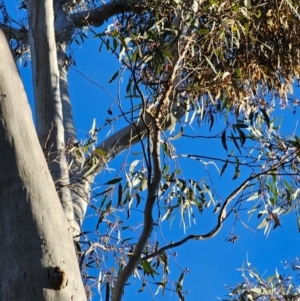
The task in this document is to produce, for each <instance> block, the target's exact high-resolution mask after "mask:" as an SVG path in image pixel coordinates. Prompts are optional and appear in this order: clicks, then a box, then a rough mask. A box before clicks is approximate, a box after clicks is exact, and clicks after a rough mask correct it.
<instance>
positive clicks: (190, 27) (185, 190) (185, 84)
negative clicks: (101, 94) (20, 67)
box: [0, 0, 300, 301]
mask: <svg viewBox="0 0 300 301" xmlns="http://www.w3.org/2000/svg"><path fill="white" fill-rule="evenodd" d="M298 6H299V1H290V0H285V1H262V0H257V1H254V0H252V1H244V3H241V2H240V1H225V0H219V1H217V0H213V1H200V0H199V1H198V0H193V1H180V0H174V1H172V0H170V1H164V2H159V1H158V2H157V1H147V2H145V1H138V0H137V1H112V2H109V3H100V2H98V1H96V0H95V1H64V0H56V1H55V0H54V1H53V2H52V1H45V2H42V1H41V2H36V1H32V0H29V1H23V2H22V3H20V10H24V11H25V12H26V13H28V26H27V23H26V21H24V20H23V21H22V22H16V21H15V20H13V19H12V18H10V15H9V13H8V12H7V9H6V6H5V2H2V3H1V11H2V16H3V17H2V23H1V29H2V31H3V33H4V34H1V50H2V51H1V53H3V56H1V64H0V76H1V81H0V82H1V92H0V94H1V95H0V96H1V107H0V108H1V131H0V132H1V137H2V140H1V141H2V142H3V143H1V181H0V185H1V218H0V220H1V237H3V240H2V243H1V255H2V257H3V258H7V260H5V262H4V261H3V262H2V263H1V266H0V267H1V281H0V283H1V295H2V296H5V297H6V299H7V300H8V299H18V300H22V299H24V298H26V299H28V298H30V299H32V300H70V299H71V300H84V299H86V298H87V297H91V294H92V293H93V292H95V290H94V288H95V287H98V291H99V292H100V291H101V287H105V288H106V300H109V299H110V298H111V300H113V301H117V300H121V298H122V295H123V291H124V289H125V285H126V283H127V281H128V279H129V278H130V277H131V276H132V275H139V276H142V277H141V279H142V284H141V285H142V286H141V289H140V290H141V291H142V290H143V289H144V287H145V285H146V284H147V282H148V280H149V279H151V278H155V277H156V278H158V277H159V279H158V280H156V282H155V284H156V285H157V287H158V289H161V290H162V291H163V292H164V291H165V290H166V289H167V288H168V281H169V263H168V262H169V261H168V260H169V257H170V256H171V255H170V253H169V250H170V249H174V248H175V247H178V246H181V245H183V244H185V243H187V242H188V241H189V240H204V239H208V238H212V237H214V236H215V235H217V233H218V232H219V231H220V229H221V228H222V226H223V224H224V222H225V221H226V220H227V218H228V217H229V215H235V221H238V220H239V208H240V206H241V204H244V201H245V200H248V201H249V200H250V201H251V200H256V204H255V206H253V207H252V208H251V210H250V211H251V214H252V213H253V212H255V211H258V212H259V218H260V223H259V225H258V228H263V229H264V231H265V233H266V234H268V233H269V231H270V229H271V227H272V226H274V228H276V227H277V226H279V225H280V223H281V221H280V217H281V215H283V214H287V213H289V212H290V211H292V210H293V211H295V212H296V215H297V218H298V221H299V207H298V202H299V197H298V194H299V189H298V188H297V183H298V177H299V176H298V174H299V167H298V166H299V158H298V157H299V149H300V148H299V143H300V141H299V138H298V137H297V136H296V135H295V134H290V135H289V136H288V137H282V136H281V135H280V132H279V130H278V126H277V124H276V120H275V119H274V118H273V117H272V112H273V111H274V108H275V107H276V106H281V107H282V108H284V107H287V106H293V107H294V108H295V110H296V106H297V105H298V101H297V99H296V98H295V97H293V82H294V81H295V80H297V79H298V78H299V70H300V69H299V43H298V32H299V24H300V23H299V12H298V10H299V9H298ZM111 18H114V19H111ZM106 20H109V23H110V24H109V26H107V27H106V28H105V29H104V30H102V32H99V31H98V29H97V28H98V27H99V26H101V25H103V23H104V22H105V21H106ZM16 24H17V25H18V26H17V25H16ZM86 33H88V35H87V34H86ZM91 35H93V36H94V38H98V39H99V44H101V47H102V48H104V47H106V49H107V51H110V52H111V53H112V56H115V57H116V59H117V60H119V62H120V68H119V70H116V72H115V73H114V75H113V76H112V78H111V80H110V82H113V81H115V80H117V79H118V78H121V79H123V80H126V81H127V83H126V87H124V91H125V96H124V97H122V96H121V94H118V95H117V96H116V104H117V106H118V109H119V112H120V114H119V116H112V117H111V115H113V112H112V110H111V109H109V110H108V112H107V113H108V115H109V116H110V117H109V119H108V120H107V124H110V125H111V124H112V123H117V121H118V120H120V119H122V120H123V123H122V125H124V124H125V125H124V127H123V128H122V129H121V130H120V131H116V132H115V133H113V134H112V135H110V136H108V138H106V139H105V140H104V141H102V142H101V143H99V144H98V143H97V132H98V131H99V127H96V124H95V123H93V126H92V128H91V130H90V132H89V138H88V139H87V140H86V141H79V140H78V138H77V136H76V130H75V126H74V122H73V114H72V105H71V101H70V97H69V88H68V86H69V84H68V80H67V74H68V71H69V68H70V66H71V64H72V63H73V58H72V56H71V52H70V51H69V49H70V46H71V45H72V42H73V43H74V42H77V43H78V40H79V39H80V38H81V39H82V43H83V46H84V39H86V38H89V37H90V36H91ZM5 37H6V40H8V42H9V44H10V47H11V49H12V53H11V52H10V51H9V48H8V46H7V45H6V43H5ZM29 51H30V60H31V66H32V73H33V79H32V83H33V88H34V101H35V105H34V106H35V114H36V124H35V130H36V134H35V133H34V125H33V122H32V120H30V119H31V113H30V111H29V108H28V104H27V101H26V96H25V94H24V91H23V87H22V84H21V81H20V78H19V75H18V72H17V69H16V66H15V65H14V63H13V58H14V59H15V60H18V59H23V60H24V59H25V58H26V55H27V53H28V52H29ZM100 55H101V54H100ZM119 82H120V83H121V80H120V81H119ZM122 98H126V99H127V100H129V102H130V108H129V109H128V108H126V109H124V105H123V101H122ZM217 118H219V119H220V120H222V121H223V123H222V125H221V126H223V127H222V129H221V130H220V131H219V133H217V134H216V135H214V136H213V138H214V139H216V138H217V139H218V140H219V142H220V147H223V148H224V150H225V151H226V152H228V154H227V155H226V156H225V157H224V158H222V157H216V158H214V157H212V156H209V155H207V154H203V152H200V153H197V152H190V153H181V151H180V150H179V149H178V148H176V147H175V146H174V144H173V140H175V139H177V140H178V139H181V140H182V141H183V143H184V142H185V141H187V139H211V138H212V136H207V137H204V136H203V135H201V136H200V135H195V134H194V133H193V132H191V129H193V127H195V126H198V125H201V124H208V127H209V130H212V129H213V128H214V126H215V124H216V123H217V122H216V120H217ZM197 124H198V125H197ZM218 124H220V121H219V122H218ZM37 138H38V139H37ZM134 145H138V147H139V148H138V149H139V150H138V152H137V153H136V154H135V155H136V160H134V161H133V162H131V163H130V164H129V168H127V167H126V164H125V163H126V162H124V165H123V166H122V167H121V168H120V171H118V172H117V173H116V175H115V177H113V178H111V179H109V180H108V181H106V183H103V186H104V185H106V188H105V189H104V190H100V191H96V192H94V190H93V192H92V190H91V188H92V183H93V182H94V181H95V177H96V176H97V175H98V174H99V173H101V172H102V171H103V170H104V169H105V168H107V166H108V165H109V163H110V161H111V160H112V159H114V158H115V157H116V156H118V155H119V154H120V153H121V152H122V151H124V150H126V149H127V150H131V148H132V147H133V146H134ZM131 159H132V158H131V157H130V159H128V160H131ZM185 160H187V161H192V162H193V161H196V162H199V165H200V166H202V167H203V172H206V173H207V177H206V178H205V177H202V178H200V179H199V178H198V179H193V178H188V179H186V176H185V174H186V172H185V171H184V166H185V163H184V162H185ZM128 163H129V162H128ZM138 164H139V166H141V168H139V169H138V168H137V165H138ZM47 165H48V168H47V167H46V166H47ZM208 165H211V166H213V167H214V168H216V169H217V170H218V172H219V175H220V176H222V177H225V176H227V177H232V179H233V180H237V181H236V186H235V187H234V188H233V189H232V191H231V192H230V193H229V194H228V195H222V194H219V193H218V187H217V185H216V183H217V181H215V179H214V178H212V177H211V174H210V170H209V169H208V168H207V166H208ZM8 166H9V167H8ZM230 166H231V168H233V170H234V173H233V176H232V175H230V174H229V171H228V170H227V169H229V167H230ZM181 167H183V169H182V168H181ZM8 170H9V172H8ZM50 176H51V177H52V179H50ZM207 179H209V180H207ZM8 184H9V185H8ZM96 197H98V199H99V198H101V199H100V200H98V203H97V206H96V205H95V203H94V199H95V198H96ZM142 200H143V202H141V201H142ZM99 203H100V204H99ZM142 203H143V204H144V205H143V206H144V207H143V209H142V211H143V215H142V219H141V225H142V230H141V232H140V233H139V232H137V231H136V230H135V228H134V226H133V222H131V214H132V211H133V207H134V206H135V207H141V206H142ZM88 207H90V210H94V213H95V214H96V215H97V217H98V218H97V219H96V222H95V225H94V229H93V231H92V232H93V233H92V236H90V235H89V234H90V233H89V232H91V229H82V223H83V221H84V218H85V216H86V212H87V209H88ZM212 207H214V213H215V214H216V219H215V220H216V222H215V225H214V226H213V227H212V229H211V230H210V231H208V232H206V233H201V232H200V230H198V229H197V228H193V231H195V234H189V235H185V236H184V234H183V238H182V239H180V240H178V241H176V242H172V243H169V244H168V243H166V242H165V241H164V240H163V234H162V236H161V237H160V236H156V237H158V238H157V239H156V240H153V239H151V240H150V236H151V235H152V238H153V236H154V235H153V233H154V232H155V233H157V232H159V231H161V225H162V223H163V222H165V221H168V220H169V221H171V220H173V219H174V217H175V216H176V214H177V215H179V218H180V220H181V222H182V223H183V224H184V227H187V226H188V224H187V223H186V221H187V220H189V219H190V220H197V219H199V218H200V215H199V213H200V214H201V213H202V212H204V211H206V210H207V208H212ZM62 209H63V210H62ZM63 212H64V214H63ZM103 224H104V225H105V226H104V227H102V226H101V225H103ZM99 227H100V228H101V231H103V232H101V231H99ZM130 232H135V233H139V235H137V237H136V239H132V238H131V237H129V236H128V233H130ZM92 237H93V238H95V237H96V238H97V242H94V240H93V239H92ZM236 239H237V237H236V236H235V235H234V234H233V233H230V234H229V236H228V241H232V242H234V241H235V240H236ZM73 241H74V243H73ZM73 244H74V245H75V248H74V245H73ZM15 246H19V247H15ZM24 246H25V247H26V251H25V252H24ZM75 251H76V252H75ZM76 255H77V258H76ZM102 257H103V258H104V257H105V258H110V259H111V260H113V264H112V267H111V269H110V270H109V271H107V270H104V268H103V266H102V263H101V262H102V261H101V260H100V259H99V258H102ZM95 266H96V267H97V268H98V275H97V277H96V280H95V278H94V276H90V275H89V273H90V267H95ZM80 271H81V278H82V281H81V278H80ZM158 272H159V273H160V274H161V275H160V276H158ZM183 277H184V271H183V272H182V273H181V275H180V277H179V279H178V280H177V281H176V282H175V284H176V285H175V288H174V290H175V291H176V293H177V294H178V297H179V298H180V299H181V300H183V299H184V291H183V287H182V281H183ZM20 283H22V285H21V284H20Z"/></svg>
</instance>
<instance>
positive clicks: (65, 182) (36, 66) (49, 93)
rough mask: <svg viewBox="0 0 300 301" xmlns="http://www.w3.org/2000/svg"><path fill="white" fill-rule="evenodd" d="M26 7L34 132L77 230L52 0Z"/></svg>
mask: <svg viewBox="0 0 300 301" xmlns="http://www.w3.org/2000/svg"><path fill="white" fill-rule="evenodd" d="M28 7H29V10H28V17H29V42H30V49H31V58H32V67H33V71H32V74H33V85H34V95H35V106H36V127H37V134H38V137H39V140H40V143H41V146H42V147H43V148H44V149H45V152H46V153H45V154H46V157H47V160H48V162H49V163H48V166H49V169H50V172H51V174H52V178H53V181H54V183H55V185H56V187H57V191H58V192H59V195H60V200H61V203H62V205H63V208H64V211H65V214H66V216H67V218H68V220H69V222H70V225H71V226H72V227H73V228H74V229H76V231H77V230H78V229H77V224H76V223H75V221H74V212H73V205H72V197H71V192H70V188H69V184H70V181H69V171H68V164H67V160H66V156H65V133H64V124H63V113H62V101H61V95H60V76H59V70H58V64H57V53H56V41H55V34H54V11H53V2H52V1H50V0H47V1H34V0H30V1H29V2H28Z"/></svg>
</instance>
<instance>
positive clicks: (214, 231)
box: [141, 149, 300, 260]
mask: <svg viewBox="0 0 300 301" xmlns="http://www.w3.org/2000/svg"><path fill="white" fill-rule="evenodd" d="M299 153H300V149H298V150H296V151H295V153H294V154H288V155H286V156H283V157H282V158H281V160H280V161H279V162H278V163H277V164H275V165H274V166H272V167H270V168H269V169H268V170H266V171H263V172H260V173H258V174H256V175H251V176H250V177H248V179H246V180H245V181H244V182H243V183H242V184H241V185H240V186H239V187H238V188H236V189H235V190H234V191H233V192H232V193H231V194H230V195H229V196H228V197H227V198H226V200H225V202H224V203H223V205H222V207H221V209H220V213H219V215H218V222H217V225H216V226H215V227H214V228H213V229H212V230H210V231H209V232H208V233H206V234H191V235H188V236H187V237H185V238H183V239H181V240H179V241H177V242H175V243H171V244H169V245H166V246H164V247H162V248H160V249H159V250H157V251H156V252H153V253H152V254H149V255H147V256H144V257H143V258H142V259H141V260H148V259H150V258H153V257H155V256H158V255H159V254H161V253H162V252H164V251H166V250H169V249H172V248H175V247H179V246H181V245H182V244H184V243H186V242H187V241H188V240H191V239H196V240H204V239H209V238H212V237H214V236H216V235H217V234H218V232H219V231H220V230H221V228H222V226H223V222H224V220H225V219H226V218H227V217H228V216H229V214H227V213H226V210H227V207H228V205H229V204H230V203H231V201H232V200H233V199H234V198H235V197H236V196H237V195H238V194H239V193H240V192H241V191H242V190H244V189H246V187H247V186H248V184H249V183H250V182H251V181H252V180H254V179H256V178H259V177H260V176H263V175H268V174H270V173H272V172H274V171H276V170H277V169H278V168H280V167H281V166H283V165H284V163H285V162H286V160H287V159H289V160H293V158H294V156H297V155H298V154H299Z"/></svg>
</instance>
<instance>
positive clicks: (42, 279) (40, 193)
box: [0, 31, 86, 301]
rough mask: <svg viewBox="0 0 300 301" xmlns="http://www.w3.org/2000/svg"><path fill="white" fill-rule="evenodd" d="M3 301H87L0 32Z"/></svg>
mask: <svg viewBox="0 0 300 301" xmlns="http://www.w3.org/2000/svg"><path fill="white" fill-rule="evenodd" d="M0 53H1V56H0V141H1V143H0V166H1V169H0V237H1V244H0V256H1V261H0V270H1V276H0V288H1V291H0V296H1V300H3V301H5V300H9V301H11V300H18V301H22V300H26V301H28V300H30V301H34V300H38V301H41V300H47V301H50V300H51V301H52V300H53V301H54V300H55V301H57V300H66V301H67V300H68V301H70V300H78V301H82V300H86V296H85V291H84V288H83V285H82V281H81V276H80V272H79V268H78V264H77V258H76V255H75V250H74V245H73V239H72V229H71V228H70V227H69V224H68V222H67V219H66V216H65V214H64V212H63V210H62V206H61V203H60V201H59V198H58V195H57V193H56V191H55V187H54V184H53V181H52V179H51V176H50V173H49V171H48V167H47V164H46V161H45V159H44V156H43V153H42V150H41V147H40V144H39V141H38V138H37V135H36V132H35V129H34V125H33V122H32V116H31V112H30V108H29V105H28V102H27V98H26V95H25V91H24V87H23V85H22V83H21V80H20V77H19V73H18V70H17V68H16V66H15V62H14V60H13V57H12V54H11V51H10V49H9V46H8V44H7V42H6V39H5V36H4V34H3V32H2V31H0Z"/></svg>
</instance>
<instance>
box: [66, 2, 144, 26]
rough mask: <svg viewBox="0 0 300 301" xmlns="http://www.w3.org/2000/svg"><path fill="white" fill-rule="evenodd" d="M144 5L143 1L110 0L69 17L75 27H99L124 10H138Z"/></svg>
mask: <svg viewBox="0 0 300 301" xmlns="http://www.w3.org/2000/svg"><path fill="white" fill-rule="evenodd" d="M144 7H145V2H143V1H141V0H136V1H112V2H109V3H106V4H103V5H101V6H100V7H97V8H94V9H91V10H88V11H82V12H79V13H74V14H72V15H71V16H70V17H71V19H72V20H73V22H74V24H75V26H76V27H82V26H85V25H92V26H96V27H99V26H101V25H102V24H103V23H104V22H105V21H106V20H108V19H109V18H111V17H113V16H115V15H117V14H121V13H124V12H130V11H131V12H140V11H141V10H142V9H143V8H144Z"/></svg>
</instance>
